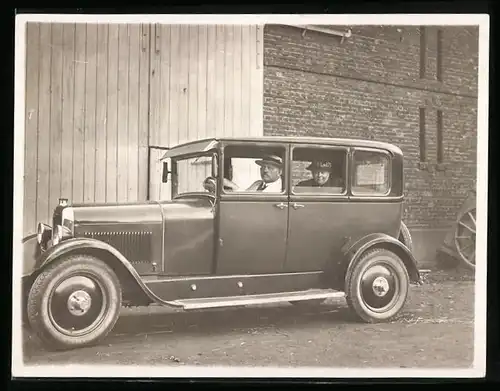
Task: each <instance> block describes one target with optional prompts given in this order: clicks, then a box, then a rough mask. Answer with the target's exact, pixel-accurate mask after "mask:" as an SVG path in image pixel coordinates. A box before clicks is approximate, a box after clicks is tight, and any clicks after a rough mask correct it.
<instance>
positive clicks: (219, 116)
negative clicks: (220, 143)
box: [212, 25, 227, 136]
mask: <svg viewBox="0 0 500 391" xmlns="http://www.w3.org/2000/svg"><path fill="white" fill-rule="evenodd" d="M226 27H227V26H224V25H217V26H215V28H216V29H217V30H216V43H215V44H216V55H215V72H216V75H215V87H214V89H215V91H214V92H213V95H212V96H215V100H214V102H213V103H214V105H215V134H214V136H216V135H220V134H226V132H225V131H226V129H225V127H224V115H225V103H223V102H225V99H224V97H225V73H224V71H225V68H226V61H225V54H224V53H225V44H224V42H225V36H226V31H225V30H226Z"/></svg>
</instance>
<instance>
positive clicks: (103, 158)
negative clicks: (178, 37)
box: [94, 24, 108, 202]
mask: <svg viewBox="0 0 500 391" xmlns="http://www.w3.org/2000/svg"><path fill="white" fill-rule="evenodd" d="M96 62H97V76H96V83H97V86H96V120H95V127H96V128H95V132H96V155H95V185H94V186H95V201H96V202H104V201H106V186H107V179H106V177H107V175H106V171H107V167H106V164H107V150H106V145H107V129H106V128H107V117H108V112H107V109H108V105H107V95H108V26H107V25H104V24H99V25H98V26H97V52H96Z"/></svg>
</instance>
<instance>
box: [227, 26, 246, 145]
mask: <svg viewBox="0 0 500 391" xmlns="http://www.w3.org/2000/svg"><path fill="white" fill-rule="evenodd" d="M233 30H234V32H233V51H234V54H233V91H232V99H231V100H232V101H233V102H234V105H233V123H232V125H231V128H232V134H233V135H234V136H237V135H242V131H241V129H240V128H241V103H242V94H243V91H242V89H241V78H242V74H241V68H242V65H241V57H242V52H243V51H242V40H241V35H242V31H241V30H242V27H241V26H234V27H233ZM230 98H231V97H230Z"/></svg>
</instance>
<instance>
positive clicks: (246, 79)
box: [239, 27, 252, 136]
mask: <svg viewBox="0 0 500 391" xmlns="http://www.w3.org/2000/svg"><path fill="white" fill-rule="evenodd" d="M251 39H252V37H251V36H250V28H249V27H245V28H243V29H242V32H241V116H240V118H239V119H240V125H239V126H240V133H241V135H242V136H250V101H251V93H250V92H251V71H252V63H251V60H250V58H251V54H250V40H251Z"/></svg>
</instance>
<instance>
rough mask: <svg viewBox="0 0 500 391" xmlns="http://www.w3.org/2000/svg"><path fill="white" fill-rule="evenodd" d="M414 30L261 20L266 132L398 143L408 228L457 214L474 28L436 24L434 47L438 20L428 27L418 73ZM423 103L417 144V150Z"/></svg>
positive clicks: (470, 148)
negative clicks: (320, 28)
mask: <svg viewBox="0 0 500 391" xmlns="http://www.w3.org/2000/svg"><path fill="white" fill-rule="evenodd" d="M331 27H332V28H334V29H336V30H342V31H347V27H345V26H331ZM420 31H421V30H420V29H419V28H418V27H413V26H411V27H406V26H405V27H397V26H391V27H388V26H356V27H354V28H353V29H352V34H353V35H352V36H351V37H350V38H346V39H345V40H344V41H343V42H341V39H340V37H337V36H332V35H327V34H324V33H321V32H314V31H307V33H306V34H305V36H302V32H303V30H301V29H298V28H295V27H291V26H281V25H268V26H266V28H265V30H264V66H265V69H264V133H265V134H266V135H297V136H302V135H308V136H339V137H362V138H371V139H376V140H381V141H388V142H392V143H394V144H396V145H398V146H399V147H400V148H401V149H402V150H403V153H404V154H405V156H406V161H405V164H406V168H405V175H406V196H407V205H406V211H405V221H406V222H407V224H408V225H409V226H410V227H426V228H434V227H444V226H447V225H448V224H450V222H451V221H453V219H455V216H456V212H457V211H458V209H459V207H460V205H461V203H462V202H463V201H464V200H465V198H466V197H467V194H468V192H469V191H470V190H471V189H472V188H473V186H474V180H475V176H476V175H475V170H476V115H477V107H476V106H477V60H478V42H477V40H478V29H477V28H471V27H466V28H458V27H443V28H441V33H439V34H440V36H441V44H440V49H438V46H439V45H438V43H437V37H438V28H436V27H432V26H427V27H426V29H425V36H426V37H427V39H426V42H425V45H424V48H425V50H426V51H425V53H426V57H425V58H424V63H425V71H426V73H425V75H423V76H424V78H421V76H422V75H421V52H420V47H421V38H420ZM438 50H440V53H441V55H438ZM438 57H439V58H440V60H439V59H438ZM439 62H441V64H442V66H441V67H440V68H441V70H442V72H441V75H442V77H441V78H440V80H438V79H437V76H436V75H437V68H438V63H439ZM421 108H425V121H424V122H425V143H424V144H425V151H423V150H421V148H420V145H421V144H420V140H421V137H420V135H421V117H420V115H421V114H420V112H421V110H420V109H421ZM438 110H440V111H441V113H442V115H441V118H442V126H441V129H442V132H441V135H442V136H441V139H442V143H441V145H442V148H441V151H442V153H441V154H440V155H441V156H442V161H441V163H440V164H437V163H438V161H437V160H438V135H437V134H438V131H437V128H438V125H437V117H438V114H437V111H438ZM422 160H424V162H422Z"/></svg>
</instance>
